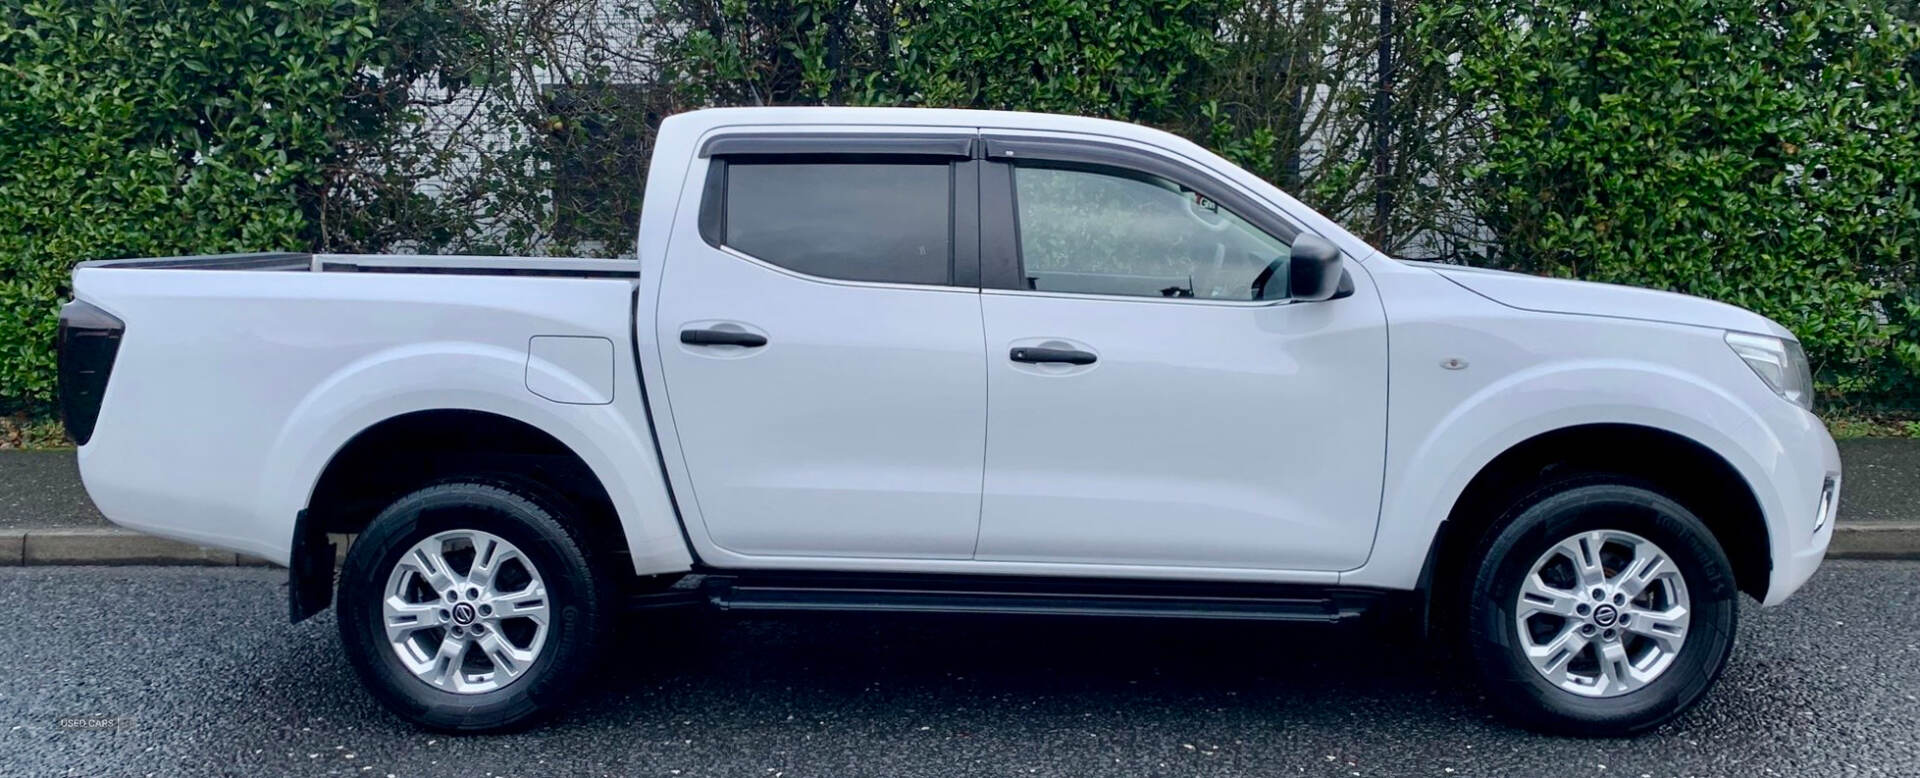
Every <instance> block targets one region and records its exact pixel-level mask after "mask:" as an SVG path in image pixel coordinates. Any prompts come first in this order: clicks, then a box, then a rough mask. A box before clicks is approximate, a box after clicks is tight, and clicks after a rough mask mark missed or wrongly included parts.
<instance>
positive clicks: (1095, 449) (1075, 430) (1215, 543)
mask: <svg viewBox="0 0 1920 778" xmlns="http://www.w3.org/2000/svg"><path fill="white" fill-rule="evenodd" d="M1041 151H1044V149H1042V150H1041ZM1143 153H1144V152H1143ZM993 156H994V157H996V158H998V157H999V156H1000V155H999V154H995V155H993ZM1009 156H1016V157H1017V158H1019V159H1023V160H1029V161H1025V162H1021V163H1019V164H1014V165H1008V164H1004V163H998V162H995V163H988V165H987V167H988V168H991V170H988V171H987V172H983V174H982V178H981V181H982V187H983V193H984V194H985V195H986V196H985V197H983V200H982V203H983V211H982V222H983V224H992V223H993V220H991V219H989V218H988V212H987V210H985V209H986V208H987V207H989V206H987V205H986V204H987V203H991V202H994V201H995V197H994V191H993V190H991V189H990V187H994V186H998V185H1002V184H1004V185H1007V186H1008V187H1010V188H1011V190H1012V198H1011V200H1012V204H1010V205H1009V206H1008V210H1010V211H1011V212H1012V213H1013V216H1012V217H1011V218H1013V219H1015V220H1016V221H1017V229H1016V230H1014V234H1015V235H1017V239H1016V240H1014V241H1012V242H1011V243H1012V244H1014V245H1012V246H1010V247H1009V251H1010V252H1011V253H1013V254H1014V256H1015V262H1016V266H1017V268H1018V270H1017V275H1015V276H1014V278H1015V280H1014V282H1013V283H1002V284H1000V286H1003V287H1009V288H1001V289H987V290H983V292H982V295H981V301H982V309H983V313H984V318H985V323H986V340H987V351H988V353H987V358H988V359H987V366H988V367H987V376H988V377H987V394H988V397H989V398H990V410H989V417H988V424H987V451H986V454H987V457H986V473H985V482H984V485H985V490H984V497H983V503H982V513H981V526H980V541H979V546H978V549H977V550H976V552H975V558H977V559H981V560H1002V561H1029V562H1054V563H1082V564H1093V565H1127V566H1157V567H1187V568H1193V567H1202V568H1244V569H1268V570H1319V571H1325V570H1342V569H1348V568H1353V567H1357V566H1359V565H1360V564H1361V563H1362V562H1364V561H1365V559H1366V556H1367V554H1368V551H1369V549H1370V548H1371V544H1372V540H1373V532H1374V527H1375V523H1376V520H1377V516H1378V513H1379V505H1380V486H1381V478H1382V468H1383V461H1384V446H1385V435H1386V428H1385V427H1386V389H1387V384H1386V379H1387V376H1386V370H1387V347H1386V332H1385V321H1384V316H1383V314H1382V312H1381V309H1380V304H1379V301H1378V300H1377V299H1376V298H1375V293H1374V290H1373V287H1372V285H1371V283H1370V282H1369V281H1368V280H1367V279H1366V277H1365V273H1364V271H1361V270H1359V269H1358V268H1354V267H1350V268H1349V269H1350V271H1351V273H1352V275H1353V276H1354V278H1353V281H1354V293H1353V294H1351V295H1348V296H1344V297H1340V298H1337V299H1334V300H1329V301H1325V302H1302V303H1291V302H1287V301H1285V300H1280V301H1271V300H1269V301H1266V302H1262V301H1259V300H1257V299H1256V298H1258V297H1259V295H1258V294H1256V293H1255V291H1254V287H1255V286H1256V283H1263V284H1264V283H1284V282H1285V277H1286V271H1285V266H1284V262H1285V259H1284V257H1285V255H1286V252H1287V238H1290V237H1291V235H1292V234H1297V233H1290V232H1284V231H1283V230H1280V229H1277V228H1274V227H1272V226H1271V224H1272V222H1273V220H1274V219H1276V218H1278V217H1277V215H1275V214H1272V213H1267V214H1263V221H1266V222H1268V226H1265V227H1263V226H1262V225H1260V224H1256V223H1255V222H1252V221H1249V220H1248V219H1245V218H1242V216H1241V215H1239V214H1236V213H1234V212H1232V211H1231V210H1230V209H1229V207H1228V206H1227V205H1226V204H1223V203H1222V201H1221V199H1220V195H1213V194H1210V193H1209V194H1203V193H1202V192H1201V191H1199V190H1196V189H1195V188H1193V187H1192V186H1191V185H1190V183H1191V180H1190V181H1188V182H1176V181H1174V180H1170V179H1169V178H1167V177H1164V176H1163V175H1158V174H1153V173H1148V172H1144V171H1142V170H1140V169H1138V168H1130V167H1127V166H1125V165H1124V162H1123V161H1115V162H1113V163H1099V164H1088V163H1086V162H1085V161H1084V160H1074V161H1070V162H1066V163H1059V164H1055V163H1049V162H1047V161H1046V160H1044V159H1034V157H1036V156H1043V155H1042V154H1038V153H1031V152H1027V151H1026V150H1021V153H1019V154H1017V155H1013V154H1009ZM1160 169H1162V170H1164V168H1160ZM1195 175H1201V174H1198V173H1196V174H1195ZM1009 179H1010V181H1009ZM1212 185H1213V186H1216V187H1217V186H1221V185H1220V184H1218V183H1217V182H1215V183H1213V184H1212ZM1216 191H1218V190H1216ZM1241 207H1243V208H1244V207H1246V206H1245V205H1242V206H1241ZM992 237H993V236H989V235H986V234H983V236H982V240H983V246H985V245H986V243H985V242H986V241H988V240H990V239H992ZM983 252H984V249H983ZM1276 260H1277V262H1276ZM1269 265H1272V266H1273V267H1274V269H1275V271H1277V272H1274V273H1269V274H1266V276H1265V277H1264V278H1263V274H1262V271H1263V270H1266V269H1267V268H1268V267H1269Z"/></svg>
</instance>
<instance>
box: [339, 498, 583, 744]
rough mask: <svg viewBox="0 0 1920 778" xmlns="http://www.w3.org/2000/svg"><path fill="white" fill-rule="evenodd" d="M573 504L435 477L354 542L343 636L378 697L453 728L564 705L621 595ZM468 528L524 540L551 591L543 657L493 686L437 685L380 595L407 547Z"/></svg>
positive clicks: (343, 578) (516, 721) (478, 726)
mask: <svg viewBox="0 0 1920 778" xmlns="http://www.w3.org/2000/svg"><path fill="white" fill-rule="evenodd" d="M570 512H571V508H570V507H569V506H567V505H565V504H564V503H562V502H560V501H559V500H558V499H557V498H555V497H553V496H551V495H549V494H546V493H544V492H543V491H542V490H540V489H539V488H537V487H535V486H533V485H528V484H515V483H513V482H510V481H504V480H499V481H496V480H491V479H462V480H458V481H448V482H443V483H438V484H434V485H432V486H428V487H426V488H424V489H421V490H419V491H417V492H414V493H412V494H409V495H407V496H405V497H402V498H400V499H399V500H396V501H395V502H394V503H393V504H392V505H389V506H388V507H387V508H386V510H384V511H381V512H380V515H379V516H376V517H375V518H374V519H373V521H372V522H371V523H370V524H368V526H367V528H366V529H365V530H364V531H362V532H361V533H360V536H359V537H358V538H356V539H355V540H354V543H353V546H352V548H350V549H349V550H348V553H347V559H346V564H345V566H344V567H343V568H342V570H341V573H340V586H339V598H338V600H337V603H338V611H339V626H340V639H341V643H342V644H343V646H344V647H345V648H346V652H347V658H348V659H349V660H350V661H351V663H352V664H353V668H354V670H355V671H356V672H358V673H359V675H360V679H361V681H362V682H363V683H365V685H366V687H367V689H368V690H369V691H370V692H372V693H373V696H374V697H375V698H377V699H378V700H379V701H380V702H381V704H383V705H385V706H386V707H387V708H388V709H389V710H392V711H393V712H394V713H395V714H398V715H399V716H400V717H402V718H405V719H407V720H408V721H411V722H413V723H415V724H417V725H419V726H422V727H425V728H428V729H433V730H440V731H449V732H478V731H488V730H500V729H507V728H511V727H514V726H516V725H522V724H526V723H528V722H530V721H532V720H533V719H534V718H535V717H536V716H538V715H540V714H542V713H546V712H550V711H551V710H553V709H554V708H556V707H558V706H560V705H562V704H564V703H565V702H566V701H567V700H568V699H569V698H570V697H571V695H572V692H573V689H574V687H575V685H576V684H577V683H579V681H580V680H581V678H582V677H583V676H585V675H586V674H587V673H588V672H589V671H590V670H591V669H592V668H593V666H594V663H595V662H596V661H597V659H598V657H599V654H600V652H601V650H602V647H603V644H604V643H606V642H608V640H609V639H610V635H611V634H612V628H613V618H612V617H613V616H614V600H615V595H614V591H613V587H612V585H611V581H612V576H610V575H606V574H603V572H602V571H601V570H599V569H597V567H598V560H597V559H596V558H595V557H594V556H593V555H592V554H591V553H590V552H589V551H588V549H590V548H591V545H590V544H588V543H585V542H583V540H584V539H583V537H582V536H581V535H579V534H578V530H577V529H576V528H574V527H572V526H571V525H570V524H569V523H568V522H567V521H566V520H565V519H566V518H567V517H568V515H569V513H570ZM460 529H464V530H479V531H482V532H486V533H490V534H492V535H494V536H497V537H498V538H500V539H503V540H505V541H507V542H509V543H511V544H513V545H514V546H515V547H517V548H519V549H520V550H521V552H522V553H523V554H524V555H525V556H526V557H527V559H528V561H530V562H531V563H532V564H533V565H534V567H535V568H536V569H537V570H538V571H539V573H540V577H541V578H542V579H543V582H544V585H545V589H546V593H547V600H548V601H547V606H548V614H549V615H548V623H547V634H546V637H545V642H544V644H543V646H542V647H541V649H540V651H539V653H538V655H537V657H536V658H535V659H534V661H533V662H532V663H530V664H529V665H527V667H526V668H525V670H524V673H523V674H522V675H520V676H519V677H517V678H515V679H513V680H512V681H510V682H508V683H506V684H505V685H503V686H501V687H500V688H498V689H494V690H492V691H485V692H478V693H455V692H451V691H446V690H443V689H441V688H437V687H435V686H433V685H430V684H429V683H428V682H427V681H425V680H423V679H422V678H419V677H416V676H415V675H414V674H413V673H412V672H411V671H410V670H408V669H407V667H406V666H405V665H403V664H402V663H401V661H400V659H399V657H398V656H396V654H395V651H394V647H393V645H392V644H390V643H388V642H387V638H386V633H385V627H384V618H383V614H382V606H381V602H382V599H383V598H384V597H385V591H384V590H385V587H386V585H387V582H388V578H389V575H390V574H391V573H392V571H393V569H394V567H395V565H396V564H397V563H398V562H399V561H400V558H401V557H402V555H404V554H406V553H407V552H408V550H409V549H411V548H412V547H413V546H414V545H415V544H416V543H418V542H420V541H421V540H423V539H426V538H429V537H432V536H433V535H435V534H437V533H440V532H445V531H449V530H460ZM455 567H456V569H458V568H457V566H455Z"/></svg>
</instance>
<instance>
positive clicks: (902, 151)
mask: <svg viewBox="0 0 1920 778" xmlns="http://www.w3.org/2000/svg"><path fill="white" fill-rule="evenodd" d="M973 143H974V136H973V135H909V134H901V133H775V134H768V133H752V134H740V135H720V136H717V137H713V138H708V139H707V141H706V142H705V143H703V144H701V146H700V156H702V157H721V156H747V155H752V156H760V155H780V154H809V155H811V154H853V155H862V156H864V155H875V154H877V155H903V156H917V157H951V158H955V159H968V158H971V157H972V156H973Z"/></svg>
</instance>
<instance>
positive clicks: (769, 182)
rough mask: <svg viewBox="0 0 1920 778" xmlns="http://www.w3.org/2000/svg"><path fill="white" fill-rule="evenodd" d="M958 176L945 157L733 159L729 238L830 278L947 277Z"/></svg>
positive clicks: (916, 280) (943, 280)
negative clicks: (901, 160)
mask: <svg viewBox="0 0 1920 778" xmlns="http://www.w3.org/2000/svg"><path fill="white" fill-rule="evenodd" d="M952 178H953V176H952V173H951V172H950V166H949V165H947V164H945V163H897V162H871V163H869V162H838V161H836V162H793V161H780V162H734V161H730V162H728V163H727V170H726V204H725V222H724V224H725V226H724V236H723V239H722V240H723V242H724V243H725V244H726V245H727V246H728V247H730V248H733V249H735V250H738V251H740V252H742V253H745V254H748V255H750V256H753V257H755V258H757V259H760V260H763V261H766V262H770V263H773V264H775V265H779V266H780V267H784V268H787V269H789V270H793V271H796V272H800V273H806V274H808V275H813V276H820V277H823V278H834V279H841V280H847V281H877V282H885V283H899V284H938V285H944V284H948V283H951V282H952V274H953V271H952V260H953V256H952V255H953V227H952V223H951V222H952V213H953V207H952V205H953V203H952V201H953V194H952V192H953V182H952Z"/></svg>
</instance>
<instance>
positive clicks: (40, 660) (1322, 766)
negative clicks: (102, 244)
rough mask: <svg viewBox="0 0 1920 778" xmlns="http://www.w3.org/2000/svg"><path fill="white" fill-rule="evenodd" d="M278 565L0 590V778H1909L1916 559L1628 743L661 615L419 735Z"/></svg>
mask: <svg viewBox="0 0 1920 778" xmlns="http://www.w3.org/2000/svg"><path fill="white" fill-rule="evenodd" d="M281 580H282V579H281V575H280V573H279V571H276V570H263V569H207V568H202V569H157V568H38V569H36V568H0V627H4V628H0V774H6V775H13V774H21V775H68V774H72V775H149V774H158V775H207V774H227V775H249V776H253V775H280V774H299V775H307V774H313V775H373V776H385V775H389V774H392V775H400V776H411V775H528V776H545V775H569V776H571V775H601V774H607V775H640V776H712V775H728V776H762V777H765V776H816V775H817V776H855V775H884V776H966V775H1007V776H1016V775H1021V776H1023V775H1220V776H1227V775H1314V776H1352V775H1362V776H1376V775H1427V776H1470V775H1471V776H1479V775H1497V776H1532V775H1556V776H1582V775H1593V776H1669V775H1739V776H1754V775H1842V774H1845V775H1920V699H1917V695H1920V563H1914V562H1830V563H1829V564H1828V565H1827V567H1826V568H1825V569H1824V570H1822V571H1821V572H1820V574H1819V575H1818V576H1816V577H1815V579H1814V580H1813V582H1812V583H1811V584H1810V586H1809V588H1808V589H1807V590H1806V591H1805V592H1803V593H1802V594H1800V595H1799V596H1798V597H1796V598H1795V599H1793V600H1791V601H1789V602H1788V603H1787V604H1786V605H1784V606H1782V607H1780V608H1777V609H1773V610H1769V611H1761V610H1759V609H1758V608H1752V607H1748V608H1746V609H1745V610H1744V611H1743V613H1742V622H1741V632H1742V634H1741V635H1740V641H1741V642H1740V644H1739V649H1738V650H1737V651H1736V653H1735V656H1734V660H1733V665H1732V667H1731V669H1730V670H1729V671H1728V672H1727V674H1726V676H1725V677H1724V678H1723V679H1722V680H1721V681H1720V685H1719V686H1718V687H1716V689H1715V690H1714V691H1713V693H1712V694H1711V695H1709V697H1708V698H1707V700H1706V701H1705V702H1704V704H1702V705H1701V706H1700V707H1698V708H1696V709H1695V710H1694V711H1693V712H1692V713H1690V714H1689V715H1687V716H1685V717H1684V718H1682V719H1681V720H1680V721H1678V722H1676V723H1674V724H1670V725H1668V726H1666V727H1664V728H1662V729H1660V730H1658V731H1657V732H1654V733H1652V734H1649V735H1646V736H1643V737H1640V738H1637V739H1633V740H1577V739H1562V738H1549V737H1543V736H1538V735H1532V734H1529V733H1526V732H1522V731H1518V730H1515V729H1512V728H1509V727H1507V726H1504V725H1502V724H1500V723H1498V722H1495V721H1493V720H1491V719H1490V718H1489V717H1488V715H1487V714H1486V712H1485V710H1484V709H1483V708H1482V706H1481V705H1480V704H1478V702H1477V701H1476V699H1475V697H1474V693H1473V691H1472V690H1471V688H1468V687H1465V686H1464V685H1462V684H1461V683H1460V682H1459V681H1458V680H1457V679H1456V678H1454V677H1452V676H1449V675H1448V674H1447V673H1446V672H1445V671H1444V669H1443V668H1436V667H1435V666H1434V665H1432V664H1431V663H1430V662H1429V661H1428V654H1427V652H1426V651H1424V650H1423V648H1422V647H1421V646H1420V645H1418V644H1415V643H1412V642H1410V641H1406V640H1401V641H1397V642H1383V641H1382V640H1380V638H1379V635H1378V634H1377V633H1369V632H1366V631H1356V630H1335V629H1328V628H1299V627H1290V628H1278V627H1271V626H1257V625H1256V626H1248V625H1235V624H1224V625H1203V626H1196V625H1194V624H1191V623H1180V622H1146V623H1143V622H1089V621H1069V620H1022V619H994V618H959V617H949V618H933V617H867V616H828V617H811V618H790V619H783V620H744V619H735V618H729V617H723V616H699V617H696V616H691V615H679V616H670V617H659V616H655V617H650V618H647V619H640V620H635V621H633V622H632V623H630V624H629V630H630V631H631V632H632V633H633V635H632V636H631V637H630V639H629V641H628V642H627V643H626V644H625V645H627V646H628V647H627V648H625V649H624V654H623V658H622V659H621V660H620V666H615V667H612V668H609V670H608V671H607V672H606V673H605V674H604V676H603V677H602V679H601V680H600V681H599V683H597V684H594V688H593V689H592V690H590V691H588V692H587V693H586V694H585V695H584V696H583V697H582V698H581V699H580V700H579V703H578V705H577V706H576V708H575V709H574V710H572V711H570V712H568V713H566V714H565V715H563V716H561V717H560V718H559V719H558V720H556V721H554V722H552V723H550V724H546V725H543V726H540V727H538V728H535V729H533V730H531V731H528V732H524V733H521V734H516V735H508V736H485V737H453V738H450V737H446V736H442V735H433V734H426V733H423V732H419V731H416V730H414V729H411V728H410V727H408V726H407V725H405V724H403V723H401V722H399V721H397V720H395V719H393V718H391V717H390V716H388V715H387V714H385V713H384V712H382V711H381V710H379V709H378V708H377V707H376V706H375V704H374V703H373V702H372V700H371V699H370V698H369V697H368V696H367V695H366V694H365V693H364V692H362V691H361V690H360V688H359V687H358V685H357V684H356V682H355V680H354V678H353V676H352V673H351V671H350V669H349V668H348V667H347V666H346V664H345V662H344V660H342V659H341V657H340V653H339V651H338V650H337V643H336V637H335V634H334V625H333V621H332V619H331V616H330V615H326V616H322V617H319V618H316V619H314V620H312V621H309V622H307V623H305V624H300V625H297V626H290V625H288V624H286V623H285V622H286V620H285V609H286V606H285V602H284V599H283V594H284V592H283V589H282V584H281Z"/></svg>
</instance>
